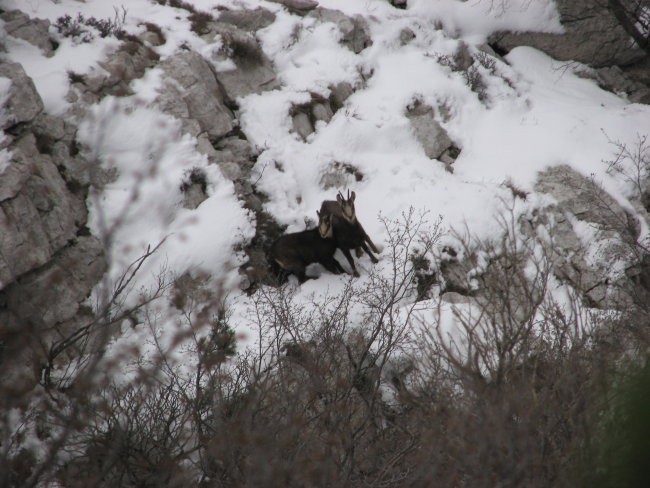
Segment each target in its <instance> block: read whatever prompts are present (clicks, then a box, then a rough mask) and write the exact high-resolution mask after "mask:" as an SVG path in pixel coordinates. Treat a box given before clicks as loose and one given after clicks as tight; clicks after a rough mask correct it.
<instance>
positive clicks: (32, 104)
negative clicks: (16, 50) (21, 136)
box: [0, 62, 43, 129]
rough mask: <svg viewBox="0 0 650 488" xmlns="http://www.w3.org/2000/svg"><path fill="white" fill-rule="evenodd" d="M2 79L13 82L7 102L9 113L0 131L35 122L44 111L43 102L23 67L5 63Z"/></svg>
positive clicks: (0, 67)
mask: <svg viewBox="0 0 650 488" xmlns="http://www.w3.org/2000/svg"><path fill="white" fill-rule="evenodd" d="M0 77H1V78H8V79H10V80H11V88H10V90H9V97H8V98H7V101H6V102H5V109H6V111H7V113H6V114H5V116H4V117H3V118H2V119H1V120H0V123H1V124H2V125H1V126H0V129H7V128H9V127H11V126H13V125H16V124H19V123H24V122H30V121H32V120H34V119H35V118H36V116H37V115H38V114H40V113H41V112H42V111H43V100H41V97H40V95H39V94H38V92H37V91H36V87H35V86H34V82H33V81H32V79H31V78H29V77H28V76H27V75H26V74H25V70H23V67H22V66H21V65H20V64H18V63H7V62H3V63H1V64H0Z"/></svg>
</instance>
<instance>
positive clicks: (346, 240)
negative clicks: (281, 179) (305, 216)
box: [320, 190, 379, 277]
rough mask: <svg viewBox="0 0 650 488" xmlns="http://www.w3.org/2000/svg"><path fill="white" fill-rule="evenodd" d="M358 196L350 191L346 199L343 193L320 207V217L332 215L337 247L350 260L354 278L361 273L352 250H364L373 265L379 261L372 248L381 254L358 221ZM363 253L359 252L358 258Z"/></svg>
mask: <svg viewBox="0 0 650 488" xmlns="http://www.w3.org/2000/svg"><path fill="white" fill-rule="evenodd" d="M355 198H356V194H355V193H354V192H352V193H350V190H348V197H347V198H345V197H344V196H343V194H342V193H341V192H339V193H338V194H337V195H336V201H334V200H325V201H324V202H323V203H322V204H321V207H320V215H331V217H332V228H333V230H334V242H335V243H336V247H337V248H339V249H340V250H341V252H343V255H344V256H345V258H346V259H347V260H348V263H349V264H350V267H351V268H352V272H353V274H354V276H356V277H358V276H359V272H358V271H357V267H356V266H355V264H354V260H353V259H352V255H351V254H350V249H357V250H358V249H359V248H360V249H362V250H363V251H365V252H366V254H367V255H368V256H370V260H371V261H372V262H373V263H377V262H378V261H379V260H378V259H377V258H376V257H375V256H374V255H373V254H372V252H370V249H369V248H368V246H370V248H371V249H372V250H373V251H374V252H376V253H379V251H378V250H377V247H376V246H375V244H374V243H373V242H372V240H371V239H370V237H369V236H368V234H367V233H366V231H365V230H364V228H363V226H362V225H361V222H359V220H358V219H357V214H356V210H355V208H354V200H355ZM360 254H361V253H360V252H359V251H358V252H357V256H359V255H360Z"/></svg>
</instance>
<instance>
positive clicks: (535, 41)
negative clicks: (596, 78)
mask: <svg viewBox="0 0 650 488" xmlns="http://www.w3.org/2000/svg"><path fill="white" fill-rule="evenodd" d="M556 4H557V9H558V11H559V14H560V22H561V23H562V25H563V26H564V28H565V32H564V33H563V34H548V33H539V32H524V33H513V32H505V33H503V32H502V33H498V34H495V35H493V36H492V37H491V38H490V41H491V42H490V43H491V44H496V45H497V46H498V47H499V48H500V49H502V50H505V51H509V50H511V49H513V48H515V47H517V46H532V47H534V48H537V49H539V50H540V51H544V52H545V53H547V54H548V55H550V56H551V57H553V58H555V59H558V60H560V61H579V62H581V63H585V64H589V65H591V66H594V67H603V66H612V65H625V64H630V63H633V62H635V61H638V60H640V59H643V58H644V57H645V53H644V52H643V51H642V50H641V49H639V48H638V47H636V46H635V45H634V44H633V43H632V42H631V41H630V36H629V35H628V34H627V33H626V32H625V30H624V29H623V28H622V27H621V26H620V25H619V24H618V21H617V20H616V18H615V17H614V15H613V14H612V13H611V12H610V11H609V9H608V8H607V5H606V2H601V3H599V2H594V1H593V0H557V2H556Z"/></svg>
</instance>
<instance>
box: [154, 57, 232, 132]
mask: <svg viewBox="0 0 650 488" xmlns="http://www.w3.org/2000/svg"><path fill="white" fill-rule="evenodd" d="M159 67H160V68H162V69H163V71H164V72H165V74H166V75H167V77H168V79H167V80H166V81H165V85H164V90H163V91H162V92H161V94H160V96H159V97H158V100H157V103H158V106H159V107H160V108H161V109H162V110H163V111H164V112H167V113H168V114H170V115H173V116H174V117H176V118H177V119H179V120H180V121H181V122H182V126H183V131H184V132H187V133H189V134H192V135H193V136H199V135H200V134H201V133H205V134H206V135H207V137H208V138H209V139H210V140H211V141H216V140H218V139H220V138H221V137H223V136H225V135H226V134H228V133H229V132H230V131H232V130H233V129H234V128H235V122H234V115H233V113H232V112H231V111H230V109H229V108H228V107H227V106H226V104H225V97H224V92H223V90H222V89H221V87H220V85H219V83H218V82H217V79H216V77H215V73H214V70H213V69H212V67H211V66H210V64H208V62H207V61H206V60H205V59H203V57H201V56H200V55H199V54H198V53H196V52H194V51H183V52H181V53H178V54H176V55H174V56H171V57H169V58H167V59H166V60H164V61H163V62H161V63H160V64H159Z"/></svg>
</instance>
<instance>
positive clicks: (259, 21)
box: [218, 7, 275, 32]
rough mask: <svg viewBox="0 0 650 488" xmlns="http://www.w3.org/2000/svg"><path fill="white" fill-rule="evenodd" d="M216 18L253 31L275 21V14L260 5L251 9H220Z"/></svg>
mask: <svg viewBox="0 0 650 488" xmlns="http://www.w3.org/2000/svg"><path fill="white" fill-rule="evenodd" d="M218 20H219V22H224V23H226V24H232V25H234V26H235V27H237V28H239V29H243V30H245V31H249V32H255V31H257V30H259V29H263V28H265V27H268V26H269V25H271V24H272V23H273V22H274V21H275V14H274V13H273V12H271V11H269V10H266V9H265V8H262V7H257V8H256V9H253V10H222V11H221V12H220V13H219V17H218Z"/></svg>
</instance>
